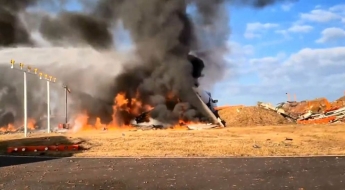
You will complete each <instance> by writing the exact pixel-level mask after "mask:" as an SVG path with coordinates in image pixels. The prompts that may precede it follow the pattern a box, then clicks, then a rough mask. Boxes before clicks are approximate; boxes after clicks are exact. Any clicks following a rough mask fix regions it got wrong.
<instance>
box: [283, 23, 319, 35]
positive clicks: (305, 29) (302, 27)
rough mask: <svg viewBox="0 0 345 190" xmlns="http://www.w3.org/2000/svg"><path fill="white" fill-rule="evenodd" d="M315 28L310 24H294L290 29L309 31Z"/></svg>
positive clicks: (292, 30)
mask: <svg viewBox="0 0 345 190" xmlns="http://www.w3.org/2000/svg"><path fill="white" fill-rule="evenodd" d="M312 30H313V27H312V26H310V25H298V24H296V25H293V26H291V27H290V28H289V29H288V31H289V32H294V33H308V32H310V31H312Z"/></svg>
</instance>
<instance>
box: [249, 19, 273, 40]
mask: <svg viewBox="0 0 345 190" xmlns="http://www.w3.org/2000/svg"><path fill="white" fill-rule="evenodd" d="M278 26H279V25H278V24H275V23H260V22H254V23H248V24H247V27H246V32H245V33H244V37H245V38H247V39H253V38H259V37H261V35H262V33H263V31H266V30H268V29H272V28H276V27H278Z"/></svg>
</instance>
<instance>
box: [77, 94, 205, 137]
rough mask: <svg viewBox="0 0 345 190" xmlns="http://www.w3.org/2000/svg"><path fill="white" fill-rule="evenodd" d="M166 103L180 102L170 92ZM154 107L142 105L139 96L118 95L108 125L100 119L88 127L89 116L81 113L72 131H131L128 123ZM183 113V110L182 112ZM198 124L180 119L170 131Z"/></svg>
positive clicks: (84, 112)
mask: <svg viewBox="0 0 345 190" xmlns="http://www.w3.org/2000/svg"><path fill="white" fill-rule="evenodd" d="M166 100H167V102H173V103H175V104H176V103H178V102H180V100H179V99H178V98H177V97H176V96H175V95H174V93H172V92H170V93H167V95H166ZM153 108H154V107H153V106H151V105H149V104H144V103H143V102H142V101H141V100H140V94H139V93H136V95H135V97H133V98H128V97H127V95H126V93H123V92H122V93H119V94H117V95H116V97H115V98H114V105H113V116H112V121H111V122H110V123H107V124H104V123H101V119H100V118H97V119H96V122H95V124H93V125H90V124H88V121H89V115H88V113H87V111H83V112H82V113H80V114H78V115H77V116H76V117H75V119H74V123H73V127H72V131H73V132H79V131H93V130H128V129H133V125H131V123H130V121H131V120H133V119H134V118H135V117H136V116H138V115H140V114H142V113H144V112H149V111H151V110H152V109H153ZM182 111H183V110H182ZM147 117H149V115H148V116H146V118H145V121H148V120H149V118H147ZM197 123H199V122H192V121H186V120H183V119H180V120H179V122H178V124H176V125H174V126H171V128H172V129H186V125H188V124H197Z"/></svg>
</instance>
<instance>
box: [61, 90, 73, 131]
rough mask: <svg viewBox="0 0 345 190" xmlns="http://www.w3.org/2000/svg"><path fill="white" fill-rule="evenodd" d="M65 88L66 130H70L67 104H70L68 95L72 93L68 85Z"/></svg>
mask: <svg viewBox="0 0 345 190" xmlns="http://www.w3.org/2000/svg"><path fill="white" fill-rule="evenodd" d="M63 88H64V89H65V128H69V126H68V112H67V104H68V101H67V95H68V93H71V89H69V88H68V86H67V85H65V86H64V87H63Z"/></svg>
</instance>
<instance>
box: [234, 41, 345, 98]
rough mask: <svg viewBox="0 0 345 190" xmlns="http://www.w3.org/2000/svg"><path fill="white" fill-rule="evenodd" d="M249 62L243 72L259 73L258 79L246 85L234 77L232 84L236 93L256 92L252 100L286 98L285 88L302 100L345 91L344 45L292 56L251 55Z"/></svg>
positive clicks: (307, 49) (237, 94) (249, 73)
mask: <svg viewBox="0 0 345 190" xmlns="http://www.w3.org/2000/svg"><path fill="white" fill-rule="evenodd" d="M246 63H247V65H246V66H245V67H242V69H243V71H242V72H240V73H241V74H242V75H245V76H257V77H258V79H257V81H256V83H255V84H250V85H244V84H241V83H234V82H233V81H232V82H231V86H232V88H234V89H236V92H237V93H236V95H235V96H236V97H237V96H238V97H243V96H247V97H250V96H252V95H253V94H255V97H250V98H251V100H250V101H251V102H250V103H254V102H255V101H268V102H273V103H274V102H276V103H278V102H280V101H285V100H286V97H285V96H284V94H285V92H289V93H295V94H297V98H298V99H299V100H301V99H311V98H317V97H327V98H329V99H331V100H332V99H336V98H338V97H340V96H341V95H342V94H343V90H344V86H343V84H342V83H341V81H344V80H345V73H344V72H343V68H344V65H345V47H334V48H324V49H311V48H305V49H302V50H300V51H298V52H296V53H293V54H291V55H290V56H286V55H284V54H278V55H277V56H272V57H263V58H255V59H248V60H247V61H246ZM229 84H230V83H229ZM326 89H327V90H326ZM244 103H245V102H244Z"/></svg>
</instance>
